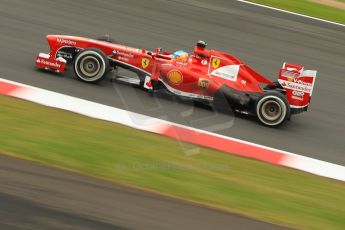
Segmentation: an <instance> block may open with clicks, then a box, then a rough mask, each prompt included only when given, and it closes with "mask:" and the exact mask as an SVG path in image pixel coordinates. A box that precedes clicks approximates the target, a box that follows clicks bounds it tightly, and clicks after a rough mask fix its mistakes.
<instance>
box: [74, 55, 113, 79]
mask: <svg viewBox="0 0 345 230" xmlns="http://www.w3.org/2000/svg"><path fill="white" fill-rule="evenodd" d="M73 69H74V73H75V75H76V77H77V78H78V79H80V80H81V81H84V82H88V83H95V82H99V81H101V80H102V79H103V78H104V77H105V76H106V75H107V73H108V72H109V60H108V58H107V57H106V56H105V55H104V53H103V52H102V51H100V50H99V49H85V50H83V51H81V52H80V53H78V55H77V56H76V58H75V60H74V64H73Z"/></svg>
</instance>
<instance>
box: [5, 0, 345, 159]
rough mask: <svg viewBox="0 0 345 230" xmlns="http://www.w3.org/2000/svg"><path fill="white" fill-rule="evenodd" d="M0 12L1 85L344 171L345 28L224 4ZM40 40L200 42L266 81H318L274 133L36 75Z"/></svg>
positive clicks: (113, 4) (123, 91)
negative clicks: (285, 70) (299, 74)
mask: <svg viewBox="0 0 345 230" xmlns="http://www.w3.org/2000/svg"><path fill="white" fill-rule="evenodd" d="M0 5H1V7H0V29H1V34H0V41H1V42H0V50H1V52H0V63H1V65H0V74H1V76H0V77H2V78H6V79H10V80H14V81H18V82H21V83H26V84H29V85H34V86H37V87H41V88H45V89H48V90H53V91H57V92H61V93H64V94H67V95H72V96H76V97H80V98H83V99H87V100H91V101H95V102H99V103H103V104H107V105H110V106H114V107H118V108H123V109H127V110H130V111H134V112H139V113H143V114H147V115H151V116H154V117H161V118H163V119H167V120H170V121H173V122H177V123H182V124H185V125H189V126H193V127H197V128H202V129H206V130H211V131H213V132H216V133H220V134H224V135H227V136H231V137H235V138H240V139H243V140H247V141H251V142H255V143H258V144H263V145H267V146H270V147H275V148H279V149H283V150H286V151H291V152H293V153H297V154H302V155H306V156H310V157H313V158H317V159H321V160H325V161H329V162H333V163H337V164H341V165H345V157H344V149H345V141H344V130H345V122H344V117H345V106H344V99H345V93H344V88H345V75H344V72H345V67H344V63H345V42H344V41H345V28H344V27H340V26H336V25H332V24H328V23H324V22H319V21H316V20H312V19H307V18H303V17H298V16H295V15H290V14H286V13H281V12H276V11H272V10H269V9H264V8H260V7H256V6H252V5H247V4H244V3H240V2H236V1H226V0H216V1H214V0H212V1H211V0H202V1H193V0H174V1H164V0H142V1H133V0H128V1H127V0H126V1H116V0H112V1H105V0H101V1H92V0H76V1H68V0H61V1H45V0H30V1H20V0H0ZM46 34H69V35H80V36H86V37H97V36H100V35H104V34H109V35H111V36H112V37H113V38H114V39H116V40H117V41H118V42H119V43H123V44H127V45H130V46H134V47H140V48H146V49H151V50H154V49H155V48H156V47H164V48H165V49H167V50H172V51H173V50H178V49H184V50H186V51H189V52H190V51H191V50H192V48H193V46H194V44H195V42H196V40H198V39H204V40H206V41H208V43H209V47H210V48H213V49H219V50H224V51H227V52H230V53H233V54H235V55H237V56H238V57H239V58H240V59H242V60H243V61H245V62H246V63H248V64H250V65H251V66H253V67H254V69H256V70H257V71H258V72H260V73H262V74H264V75H265V76H268V77H269V78H270V79H272V80H273V79H276V77H277V72H278V69H279V68H280V67H281V65H282V63H283V62H284V61H289V62H292V63H300V64H304V65H305V66H306V67H307V68H308V69H317V70H318V71H319V73H318V76H317V81H316V86H315V89H314V95H313V99H312V103H311V106H310V111H309V112H308V113H304V114H301V115H297V116H294V117H292V121H291V122H288V124H287V125H285V126H283V127H281V128H279V129H272V128H267V127H264V126H262V125H260V124H258V123H257V122H256V121H255V120H253V119H247V118H246V117H240V116H237V117H235V116H233V115H224V114H217V113H215V112H214V111H212V110H211V109H208V108H205V107H203V106H199V105H196V106H193V104H192V102H188V101H187V102H184V103H181V101H178V100H176V99H165V98H161V97H157V98H155V99H152V97H150V96H149V95H147V94H146V93H145V92H144V91H141V90H139V89H130V88H129V87H127V86H125V85H119V84H112V83H110V81H109V80H106V81H104V82H102V83H101V84H99V85H89V84H85V83H82V82H79V81H77V80H76V79H75V78H74V74H73V73H72V72H67V73H65V74H62V75H53V74H49V73H45V72H39V71H37V70H35V69H34V67H33V66H34V57H35V55H37V53H38V52H41V51H48V46H47V43H46V41H45V35H46Z"/></svg>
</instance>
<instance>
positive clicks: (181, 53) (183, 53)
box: [172, 50, 188, 60]
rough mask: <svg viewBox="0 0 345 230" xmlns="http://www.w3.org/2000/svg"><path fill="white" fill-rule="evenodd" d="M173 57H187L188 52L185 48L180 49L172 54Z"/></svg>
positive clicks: (178, 58) (177, 58)
mask: <svg viewBox="0 0 345 230" xmlns="http://www.w3.org/2000/svg"><path fill="white" fill-rule="evenodd" d="M172 58H173V59H175V60H181V59H187V58H188V53H187V52H185V51H183V50H178V51H176V52H175V53H173V54H172Z"/></svg>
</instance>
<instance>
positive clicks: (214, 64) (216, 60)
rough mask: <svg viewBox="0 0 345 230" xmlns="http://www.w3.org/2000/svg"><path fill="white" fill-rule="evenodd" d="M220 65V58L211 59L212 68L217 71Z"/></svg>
mask: <svg viewBox="0 0 345 230" xmlns="http://www.w3.org/2000/svg"><path fill="white" fill-rule="evenodd" d="M219 65H220V58H212V67H213V68H214V69H217V68H218V66H219Z"/></svg>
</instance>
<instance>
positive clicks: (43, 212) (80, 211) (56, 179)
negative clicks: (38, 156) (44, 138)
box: [0, 155, 285, 230]
mask: <svg viewBox="0 0 345 230" xmlns="http://www.w3.org/2000/svg"><path fill="white" fill-rule="evenodd" d="M0 183H1V187H0V229H1V230H17V229H20V230H24V229H50V230H54V229H74V230H79V229H80V230H88V229H92V230H93V229H97V230H107V229H109V230H127V229H128V230H129V229H143V230H146V229H147V230H152V229H171V230H175V229H188V230H190V229H205V230H209V229H236V230H237V229H238V230H241V229H262V230H270V229H285V228H283V227H280V226H276V225H272V224H268V223H263V222H259V221H256V220H251V219H248V218H245V217H241V216H238V215H232V214H228V213H225V212H220V211H216V210H211V209H207V208H204V207H200V206H195V205H191V204H189V203H187V202H183V201H179V200H175V199H172V198H167V197H163V196H159V195H155V194H151V193H147V192H143V191H139V190H135V189H130V188H127V187H123V186H119V185H115V184H113V183H110V182H106V181H101V180H97V179H94V178H88V177H85V176H81V175H77V174H73V173H68V172H65V171H61V170H57V169H52V168H49V167H45V166H42V165H38V164H36V163H32V162H28V161H24V160H19V159H15V158H11V157H7V156H3V155H0Z"/></svg>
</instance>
